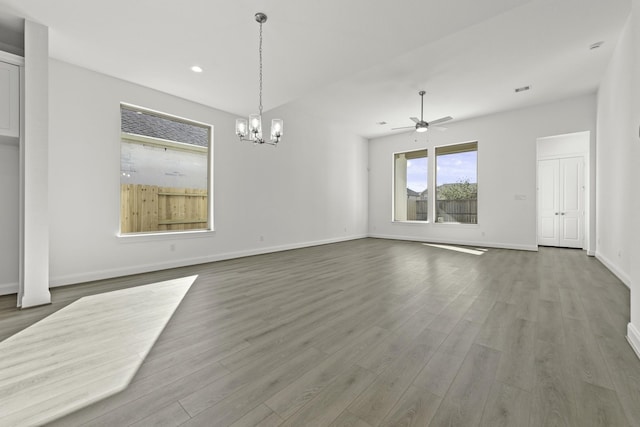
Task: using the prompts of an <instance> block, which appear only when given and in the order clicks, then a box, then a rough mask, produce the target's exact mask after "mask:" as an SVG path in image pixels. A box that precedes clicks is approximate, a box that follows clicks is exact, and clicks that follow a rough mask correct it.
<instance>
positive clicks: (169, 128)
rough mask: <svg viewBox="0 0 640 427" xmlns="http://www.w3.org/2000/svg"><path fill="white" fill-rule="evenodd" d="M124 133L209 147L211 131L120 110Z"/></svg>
mask: <svg viewBox="0 0 640 427" xmlns="http://www.w3.org/2000/svg"><path fill="white" fill-rule="evenodd" d="M120 119H121V123H122V125H121V130H122V132H126V133H132V134H136V135H143V136H149V137H152V138H161V139H167V140H169V141H175V142H182V143H185V144H192V145H199V146H201V147H208V146H209V129H208V128H205V127H202V126H196V125H192V124H189V123H184V122H180V121H176V120H171V119H169V118H164V117H159V116H155V115H153V114H147V113H144V112H137V111H133V110H130V109H128V108H120Z"/></svg>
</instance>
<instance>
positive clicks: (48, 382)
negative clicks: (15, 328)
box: [0, 276, 198, 425]
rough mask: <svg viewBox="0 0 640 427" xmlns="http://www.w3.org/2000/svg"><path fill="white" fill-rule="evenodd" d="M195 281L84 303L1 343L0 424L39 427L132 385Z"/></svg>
mask: <svg viewBox="0 0 640 427" xmlns="http://www.w3.org/2000/svg"><path fill="white" fill-rule="evenodd" d="M197 277H198V276H189V277H183V278H180V279H174V280H168V281H165V282H158V283H152V284H150V285H145V286H138V287H134V288H128V289H122V290H119V291H114V292H106V293H102V294H97V295H91V296H87V297H83V298H80V299H79V300H77V301H75V302H73V303H72V304H70V305H68V306H66V307H64V308H62V309H60V310H59V311H57V312H55V313H53V314H52V315H50V316H48V317H46V318H44V319H42V320H41V321H39V322H37V323H35V324H33V325H31V326H30V327H28V328H26V329H24V330H22V331H20V332H18V333H17V334H15V335H13V336H11V337H9V338H7V339H6V340H5V341H3V342H1V343H0V425H41V424H44V423H46V422H49V421H52V420H54V419H56V418H59V417H61V416H63V415H66V414H68V413H70V412H73V411H74V410H77V409H80V408H82V407H85V406H88V405H89V404H91V403H93V402H96V401H98V400H100V399H103V398H105V397H108V396H111V395H113V394H115V393H117V392H119V391H121V390H123V389H124V388H126V387H127V386H128V384H129V383H130V382H131V379H132V378H133V376H134V375H135V373H136V371H137V370H138V368H139V367H140V365H141V364H142V362H143V360H144V358H145V357H146V356H147V354H148V353H149V351H150V350H151V348H152V347H153V344H154V343H155V341H156V340H157V338H158V337H159V336H160V333H161V332H162V330H163V329H164V328H165V326H166V325H167V323H168V322H169V319H171V316H172V315H173V313H174V312H175V310H176V309H177V308H178V306H179V305H180V302H181V301H182V299H183V298H184V296H185V295H186V293H187V292H188V291H189V288H190V287H191V285H192V284H193V282H194V281H195V280H196V278H197Z"/></svg>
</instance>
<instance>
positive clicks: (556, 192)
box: [538, 157, 584, 248]
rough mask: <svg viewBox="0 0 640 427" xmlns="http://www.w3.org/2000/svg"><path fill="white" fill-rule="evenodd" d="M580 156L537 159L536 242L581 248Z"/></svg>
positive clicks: (581, 181)
mask: <svg viewBox="0 0 640 427" xmlns="http://www.w3.org/2000/svg"><path fill="white" fill-rule="evenodd" d="M583 241H584V159H583V157H569V158H563V159H550V160H540V161H538V244H539V245H544V246H561V247H567V248H582V247H583V244H584V243H583Z"/></svg>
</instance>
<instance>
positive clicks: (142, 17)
mask: <svg viewBox="0 0 640 427" xmlns="http://www.w3.org/2000/svg"><path fill="white" fill-rule="evenodd" d="M630 10H631V2H630V0H482V1H479V0H457V1H447V0H439V1H435V0H395V1H382V0H348V1H347V0H322V1H320V0H318V1H311V0H304V1H303V0H277V1H276V0H262V1H257V0H233V1H221V0H185V1H181V2H178V1H168V0H134V1H132V0H109V1H102V2H97V1H86V0H56V1H51V0H0V37H3V34H4V35H5V36H4V37H5V39H7V38H10V37H9V36H6V34H7V29H9V30H11V29H12V28H13V29H19V28H21V26H20V25H19V24H18V21H17V20H14V19H13V18H14V17H19V18H27V19H30V20H32V21H35V22H39V23H42V24H44V25H47V26H48V27H49V31H50V33H49V36H50V53H51V56H52V57H54V58H57V59H60V60H62V61H66V62H70V63H73V64H77V65H80V66H83V67H86V68H89V69H92V70H96V71H99V72H102V73H105V74H108V75H112V76H115V77H118V78H121V79H125V80H129V81H132V82H135V83H138V84H141V85H144V86H148V87H151V88H154V89H158V90H161V91H164V92H167V93H171V94H174V95H177V96H180V97H183V98H187V99H191V100H193V101H196V102H199V103H202V104H206V105H210V106H212V107H215V108H219V109H222V110H225V111H229V112H232V113H236V114H241V115H246V114H249V113H250V112H254V111H256V110H257V98H258V96H257V95H258V93H257V91H258V58H257V56H258V55H257V47H258V28H259V27H258V24H257V23H256V22H255V21H254V18H253V15H254V13H255V12H264V13H266V14H267V15H268V17H269V19H268V21H267V23H266V24H265V25H264V27H263V29H264V86H265V87H264V107H265V111H266V110H269V109H272V108H275V107H278V106H281V105H285V104H290V105H292V106H295V107H299V108H304V109H305V111H306V112H308V114H309V115H311V116H312V117H316V118H317V119H318V120H327V121H330V122H336V123H340V124H343V125H347V126H349V127H351V128H352V129H353V130H354V131H355V132H356V133H358V134H361V135H364V136H367V137H373V136H380V135H385V134H388V133H390V129H391V128H392V127H398V126H406V125H410V124H411V122H410V121H409V119H408V117H410V116H419V115H420V98H419V96H418V94H417V92H418V91H419V90H420V89H424V90H426V91H427V95H426V96H425V119H426V120H433V119H436V118H439V117H442V116H448V115H450V116H453V117H454V119H456V120H460V119H465V118H470V117H474V116H478V115H483V114H488V113H492V112H498V111H503V110H508V109H513V108H519V107H524V106H527V105H533V104H539V103H543V102H548V101H552V100H556V99H561V98H566V97H568V96H572V95H577V94H581V93H588V92H593V91H594V90H595V89H596V88H597V85H598V82H599V80H600V78H601V76H602V74H603V72H604V69H605V67H606V64H607V62H608V60H609V58H610V56H611V53H612V51H613V48H614V47H615V44H616V42H617V39H618V36H619V33H620V30H621V28H622V26H623V25H624V23H625V20H626V19H627V16H628V14H629V12H630ZM0 41H2V40H1V39H0ZM597 41H604V42H605V43H604V45H603V46H602V47H601V48H599V49H596V50H590V49H589V45H591V44H592V43H594V42H597ZM194 64H197V65H200V66H201V67H202V68H204V70H205V71H204V72H203V73H201V74H195V73H193V72H192V71H190V67H191V66H192V65H194ZM525 85H531V90H530V91H528V92H523V93H519V94H516V93H514V88H516V87H520V86H525ZM285 119H286V117H285ZM380 121H386V122H387V123H388V124H387V125H384V126H381V125H378V124H377V123H376V122H380ZM285 125H286V124H285Z"/></svg>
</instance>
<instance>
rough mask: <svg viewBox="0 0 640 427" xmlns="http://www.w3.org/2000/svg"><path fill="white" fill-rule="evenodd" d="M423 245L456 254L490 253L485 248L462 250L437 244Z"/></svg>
mask: <svg viewBox="0 0 640 427" xmlns="http://www.w3.org/2000/svg"><path fill="white" fill-rule="evenodd" d="M423 245H425V246H431V247H433V248H440V249H447V250H450V251H455V252H462V253H465V254H471V255H482V254H484V253H485V252H487V251H488V249H484V248H473V249H471V248H462V247H460V246H451V245H437V244H435V243H423Z"/></svg>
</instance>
